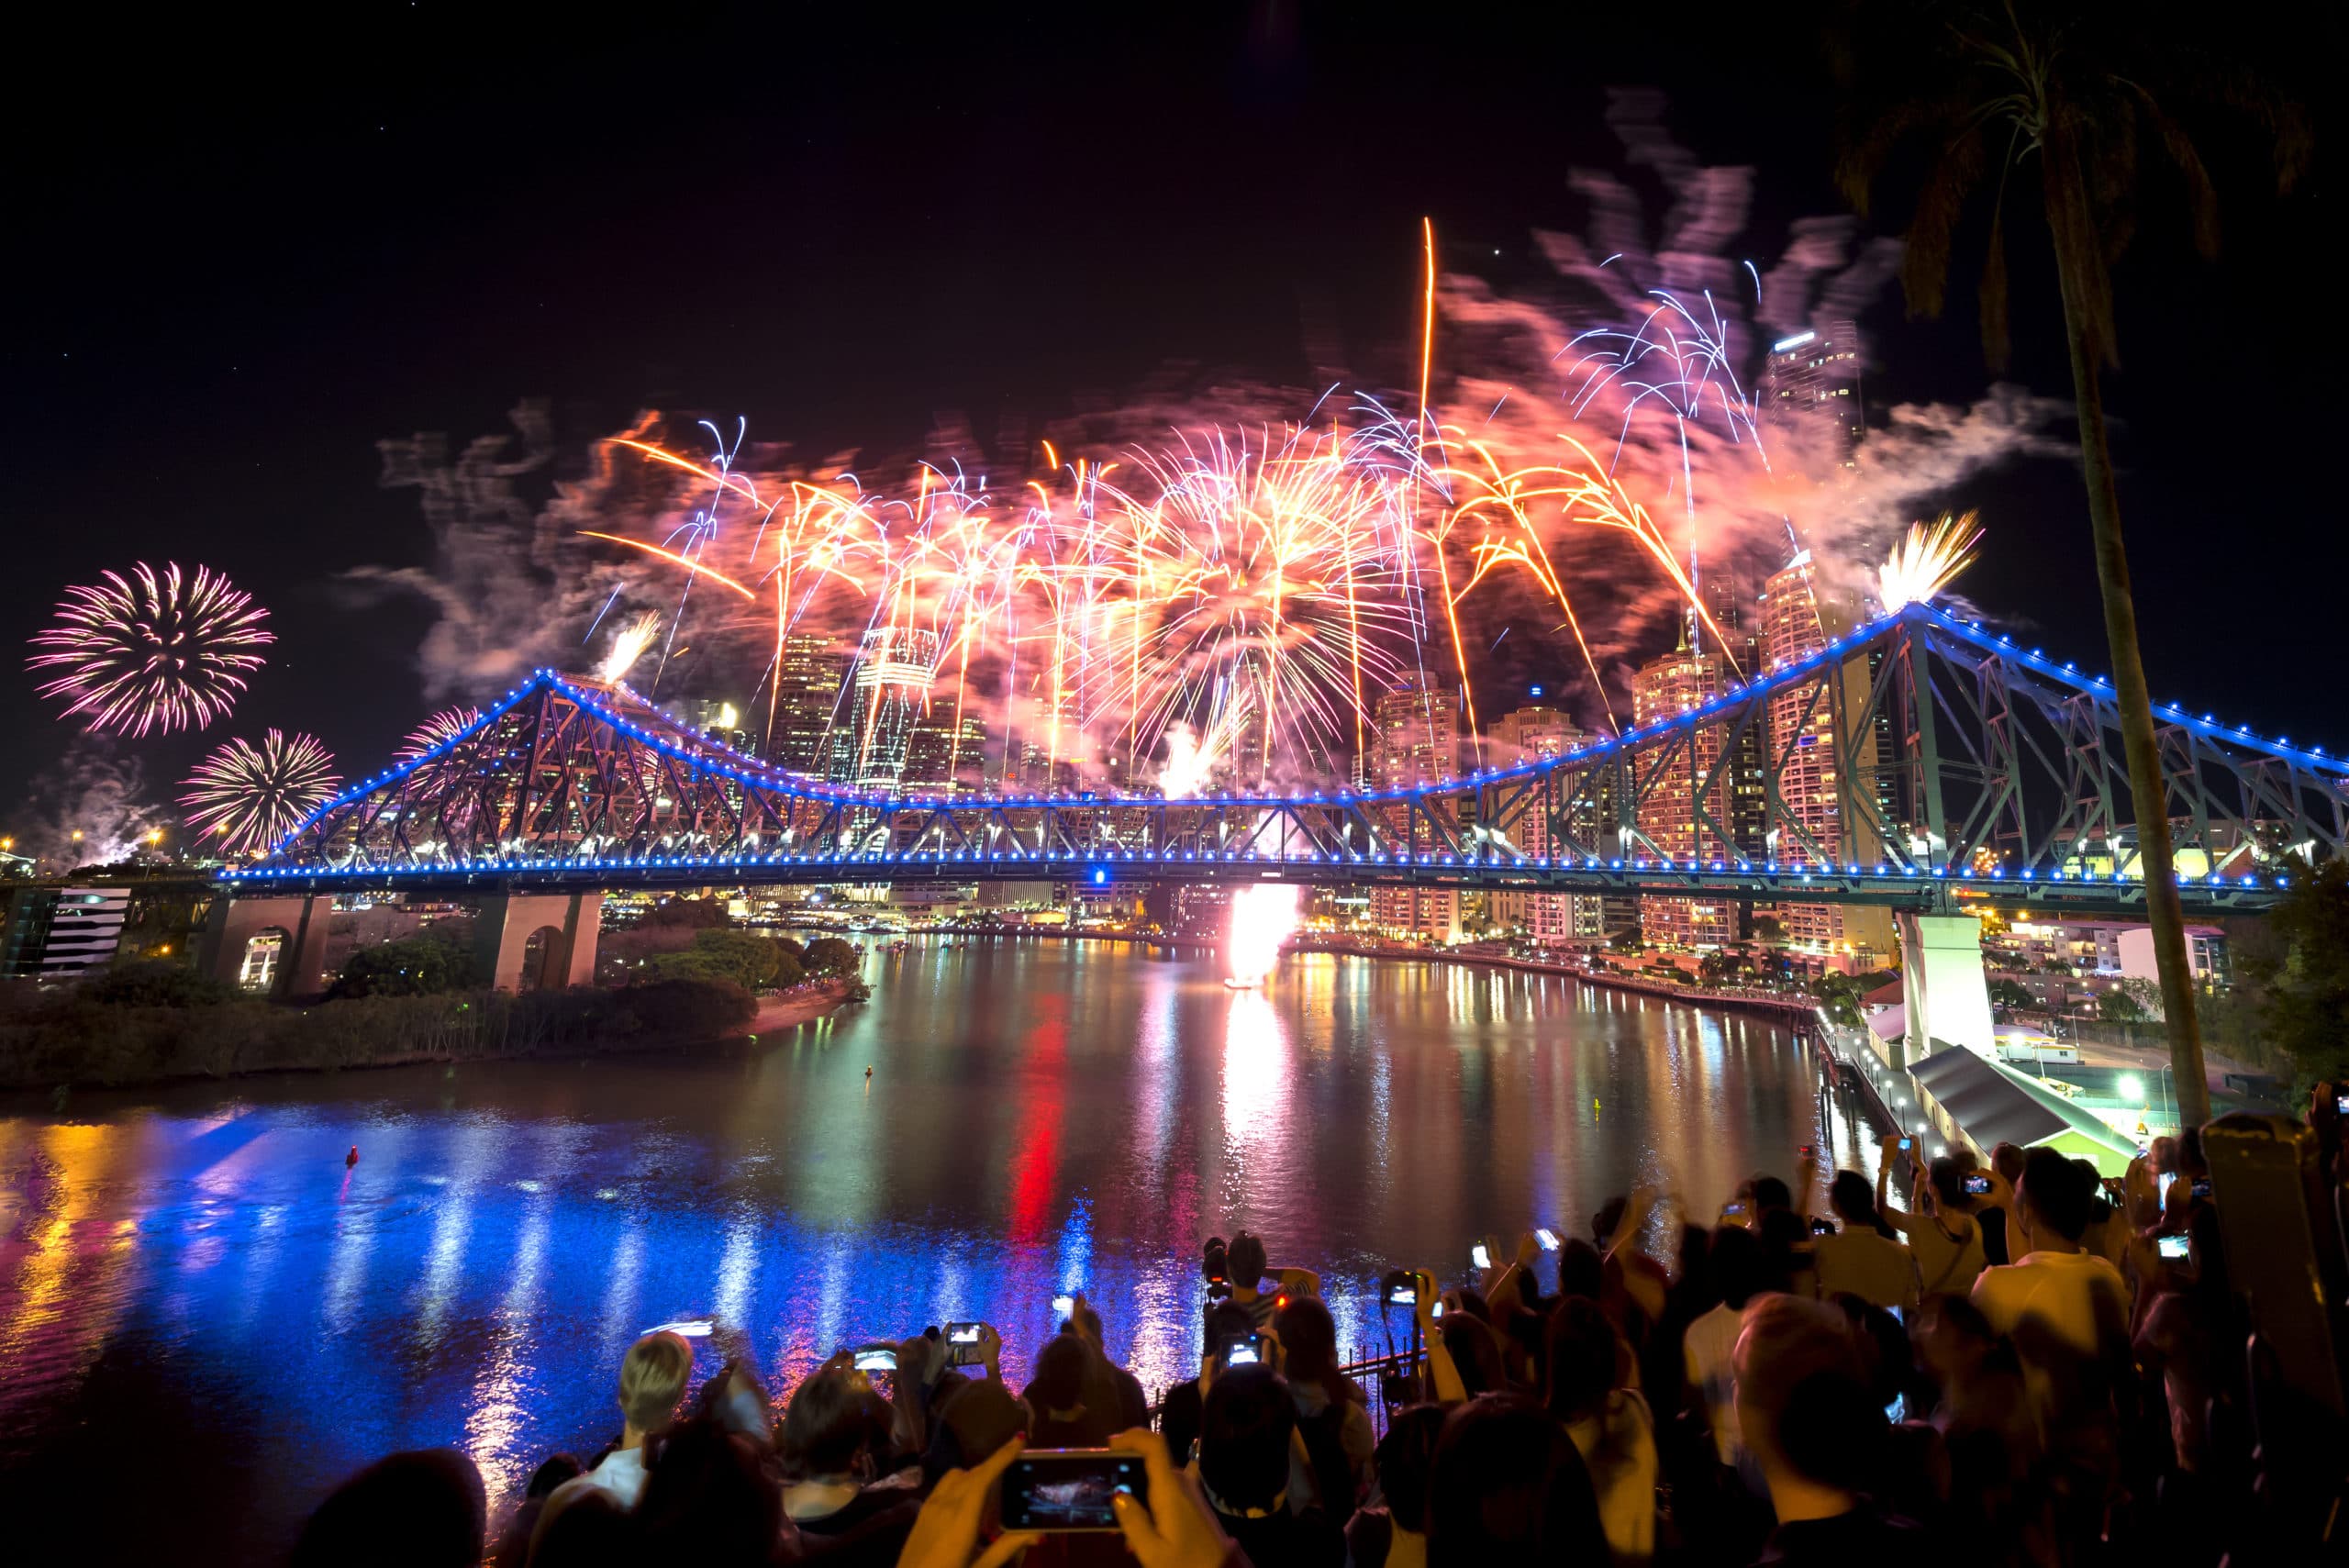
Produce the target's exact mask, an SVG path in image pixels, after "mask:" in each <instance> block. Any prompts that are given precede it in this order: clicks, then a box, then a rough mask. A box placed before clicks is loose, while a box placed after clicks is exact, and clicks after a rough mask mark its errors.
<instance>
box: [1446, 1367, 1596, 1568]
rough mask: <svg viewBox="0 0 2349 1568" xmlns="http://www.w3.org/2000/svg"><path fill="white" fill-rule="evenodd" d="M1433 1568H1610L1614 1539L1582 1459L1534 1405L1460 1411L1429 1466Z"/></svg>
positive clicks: (1488, 1402)
mask: <svg viewBox="0 0 2349 1568" xmlns="http://www.w3.org/2000/svg"><path fill="white" fill-rule="evenodd" d="M1427 1534H1428V1562H1429V1564H1430V1568H1489V1565H1490V1564H1492V1563H1495V1562H1607V1561H1608V1560H1609V1558H1608V1548H1607V1533H1606V1530H1605V1529H1604V1528H1603V1527H1602V1526H1601V1525H1600V1523H1599V1517H1598V1495H1597V1494H1596V1493H1595V1492H1594V1491H1593V1490H1592V1488H1591V1485H1590V1473H1589V1471H1588V1470H1586V1469H1585V1468H1584V1466H1583V1462H1582V1455H1581V1454H1580V1453H1578V1452H1576V1451H1575V1445H1574V1440H1572V1439H1571V1438H1569V1437H1567V1436H1566V1433H1565V1429H1564V1428H1563V1427H1561V1426H1559V1425H1558V1424H1557V1423H1556V1422H1555V1421H1553V1420H1552V1419H1551V1418H1550V1417H1549V1415H1548V1413H1547V1412H1546V1411H1544V1410H1543V1409H1542V1407H1540V1406H1538V1405H1536V1404H1534V1403H1533V1402H1532V1401H1531V1400H1530V1399H1522V1398H1518V1397H1516V1396H1507V1395H1503V1396H1486V1397H1485V1398H1482V1399H1471V1400H1470V1401H1468V1403H1466V1404H1465V1405H1462V1406H1459V1407H1455V1408H1454V1409H1453V1412H1452V1414H1451V1416H1450V1417H1449V1418H1447V1419H1446V1420H1445V1422H1444V1424H1443V1431H1442V1435H1441V1436H1440V1437H1439V1438H1438V1439H1437V1440H1436V1446H1435V1457H1434V1459H1433V1460H1432V1461H1431V1463H1430V1465H1429V1467H1428V1509H1427Z"/></svg>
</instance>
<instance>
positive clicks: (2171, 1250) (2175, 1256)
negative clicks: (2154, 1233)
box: [2154, 1236, 2192, 1262]
mask: <svg viewBox="0 0 2349 1568" xmlns="http://www.w3.org/2000/svg"><path fill="white" fill-rule="evenodd" d="M2154 1251H2156V1252H2159V1253H2160V1254H2161V1255H2162V1256H2163V1257H2165V1258H2168V1259H2171V1260H2173V1261H2175V1262H2185V1261H2186V1260H2187V1259H2188V1257H2190V1256H2192V1252H2191V1251H2190V1250H2189V1249H2188V1246H2187V1239H2186V1238H2185V1237H2183V1236H2164V1237H2161V1238H2160V1239H2158V1240H2155V1241H2154Z"/></svg>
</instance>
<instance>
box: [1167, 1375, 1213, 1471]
mask: <svg viewBox="0 0 2349 1568" xmlns="http://www.w3.org/2000/svg"><path fill="white" fill-rule="evenodd" d="M1203 1414H1204V1401H1202V1399H1201V1398H1200V1396H1199V1380H1198V1379H1197V1378H1196V1377H1195V1378H1193V1379H1191V1380H1190V1381H1189V1382H1188V1383H1178V1384H1176V1385H1175V1386H1174V1387H1172V1388H1170V1389H1168V1390H1167V1391H1166V1397H1165V1398H1164V1399H1163V1400H1161V1401H1160V1402H1159V1406H1158V1435H1159V1436H1160V1437H1163V1438H1164V1439H1165V1440H1166V1452H1167V1455H1168V1457H1170V1458H1172V1459H1173V1460H1174V1462H1175V1468H1176V1469H1177V1470H1180V1469H1181V1468H1182V1467H1183V1466H1184V1465H1186V1464H1188V1463H1190V1462H1191V1445H1192V1444H1193V1443H1194V1442H1197V1440H1198V1437H1199V1421H1200V1418H1201V1417H1202V1415H1203Z"/></svg>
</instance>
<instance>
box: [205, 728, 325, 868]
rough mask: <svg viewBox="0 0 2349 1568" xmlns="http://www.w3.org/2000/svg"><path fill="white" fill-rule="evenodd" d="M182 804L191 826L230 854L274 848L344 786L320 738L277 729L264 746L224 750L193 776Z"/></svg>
mask: <svg viewBox="0 0 2349 1568" xmlns="http://www.w3.org/2000/svg"><path fill="white" fill-rule="evenodd" d="M186 782H187V793H186V794H185V795H182V796H180V804H181V805H183V806H187V807H189V811H188V815H187V822H188V826H189V827H191V828H195V829H196V830H197V831H199V832H201V833H203V834H204V835H205V836H206V838H208V839H211V840H214V841H216V842H217V844H218V846H219V849H220V851H221V853H222V854H224V855H232V856H233V855H254V854H259V853H261V852H262V851H266V850H267V849H269V848H270V847H271V846H272V845H273V844H275V843H277V842H278V841H279V840H283V839H284V837H285V836H286V835H287V834H289V833H291V832H292V831H294V829H295V828H296V827H298V826H300V825H301V822H302V819H303V818H304V817H307V816H309V814H310V813H311V812H313V811H316V810H317V808H318V807H319V806H323V805H325V804H326V802H327V800H328V797H329V796H331V795H333V794H334V789H335V785H336V784H340V783H341V782H342V781H341V780H340V779H339V778H338V777H336V775H335V773H334V757H333V755H332V754H331V753H330V752H328V751H327V749H326V747H324V746H323V745H321V744H319V742H318V740H317V737H316V736H312V735H287V734H285V733H284V731H282V730H276V729H273V730H271V731H270V732H269V733H268V734H267V735H265V736H263V737H262V742H261V744H260V745H258V746H256V745H254V744H253V743H252V742H251V741H250V740H244V739H243V738H241V737H239V739H237V740H230V741H229V742H228V743H227V744H226V745H224V746H221V747H219V748H218V749H217V750H216V751H214V752H213V753H212V754H211V755H210V756H208V757H206V759H205V760H204V762H202V763H201V764H200V765H199V766H198V767H197V768H196V770H195V772H194V773H190V774H189V775H188V777H187V781H186Z"/></svg>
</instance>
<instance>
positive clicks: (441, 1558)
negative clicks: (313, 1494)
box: [291, 1448, 489, 1568]
mask: <svg viewBox="0 0 2349 1568" xmlns="http://www.w3.org/2000/svg"><path fill="white" fill-rule="evenodd" d="M488 1526H489V1505H488V1499H487V1497H486V1496H485V1495H484V1492H483V1490H482V1484H481V1472H480V1471H478V1470H475V1469H474V1468H473V1461H472V1460H470V1459H467V1458H466V1457H465V1456H464V1455H463V1454H462V1453H459V1452H458V1451H456V1450H455V1449H452V1448H435V1449H419V1450H417V1451H413V1452H409V1453H395V1454H393V1455H391V1456H389V1457H388V1458H384V1459H379V1460H377V1461H376V1462H374V1463H373V1464H371V1465H369V1466H368V1467H367V1468H366V1469H364V1470H362V1471H361V1472H359V1473H358V1474H356V1475H353V1476H352V1477H351V1479H350V1480H348V1481H345V1482H344V1483H343V1484H342V1485H340V1486H338V1487H336V1488H335V1489H334V1490H333V1491H332V1492H331V1493H329V1494H328V1496H327V1500H326V1501H325V1502H323V1503H320V1504H319V1505H318V1507H317V1512H315V1513H313V1514H312V1515H311V1516H310V1518H309V1520H308V1522H306V1523H305V1524H304V1525H303V1526H302V1534H301V1537H300V1539H298V1540H295V1543H294V1555H293V1558H292V1560H291V1561H292V1562H293V1564H294V1568H310V1565H311V1564H314V1563H315V1564H319V1565H322V1568H323V1565H325V1564H329V1563H330V1564H333V1565H334V1568H358V1565H372V1564H375V1563H382V1564H384V1568H392V1565H393V1564H399V1565H400V1568H410V1565H413V1568H440V1565H442V1564H446V1565H447V1568H473V1565H474V1564H476V1563H478V1562H481V1559H482V1548H483V1545H484V1535H485V1533H486V1532H487V1529H488Z"/></svg>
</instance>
